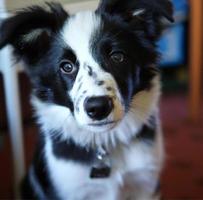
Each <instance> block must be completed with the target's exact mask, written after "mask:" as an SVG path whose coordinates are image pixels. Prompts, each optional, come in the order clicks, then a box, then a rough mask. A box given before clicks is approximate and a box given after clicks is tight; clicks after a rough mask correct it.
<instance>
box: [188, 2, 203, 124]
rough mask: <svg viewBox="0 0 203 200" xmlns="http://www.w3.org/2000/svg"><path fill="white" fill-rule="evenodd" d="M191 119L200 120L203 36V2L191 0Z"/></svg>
mask: <svg viewBox="0 0 203 200" xmlns="http://www.w3.org/2000/svg"><path fill="white" fill-rule="evenodd" d="M190 5H191V6H190V8H191V15H190V17H191V18H190V47H189V48H190V50H189V56H190V119H191V120H192V121H193V122H197V121H199V119H200V107H201V105H200V103H201V102H200V98H201V76H202V69H201V65H202V63H203V62H202V60H203V58H202V52H203V51H202V50H203V49H202V44H203V41H202V35H203V29H202V26H203V13H202V9H203V1H202V0H190Z"/></svg>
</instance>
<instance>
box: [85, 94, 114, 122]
mask: <svg viewBox="0 0 203 200" xmlns="http://www.w3.org/2000/svg"><path fill="white" fill-rule="evenodd" d="M84 108H85V111H86V112H87V115H88V116H89V117H90V118H92V119H94V120H102V119H105V118H106V117H107V116H108V115H109V114H110V113H111V111H112V109H113V101H112V99H111V98H110V97H108V96H100V97H91V98H87V99H86V100H85V103H84Z"/></svg>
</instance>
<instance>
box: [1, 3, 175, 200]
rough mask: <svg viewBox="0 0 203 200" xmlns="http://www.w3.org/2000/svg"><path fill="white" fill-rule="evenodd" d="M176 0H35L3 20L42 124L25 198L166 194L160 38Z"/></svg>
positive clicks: (85, 199) (88, 199)
mask: <svg viewBox="0 0 203 200" xmlns="http://www.w3.org/2000/svg"><path fill="white" fill-rule="evenodd" d="M172 14H173V9H172V4H171V2H170V1H169V0H125V1H124V0H101V2H100V4H99V7H98V8H97V10H96V11H93V12H91V11H87V12H79V13H77V14H75V15H71V16H70V15H69V14H68V13H67V12H66V11H65V10H64V9H63V8H62V7H61V6H60V5H59V4H56V3H47V5H46V6H45V7H40V6H32V7H29V8H27V9H24V10H22V11H20V12H17V13H16V14H15V15H14V16H11V17H10V18H8V19H6V20H4V21H3V22H2V23H1V25H0V26H1V27H0V48H2V47H4V46H5V45H7V44H10V45H11V46H12V47H13V49H14V54H15V56H16V58H17V59H18V60H21V61H22V62H23V63H24V65H25V69H26V71H27V74H28V76H29V78H30V80H31V83H32V86H33V91H32V97H31V102H32V105H33V107H34V110H35V114H36V118H37V122H38V124H39V127H40V136H39V143H38V146H37V149H36V154H35V157H34V160H33V163H32V165H31V167H30V169H29V172H28V175H27V176H26V178H25V180H24V182H23V190H22V198H23V199H61V200H119V199H120V200H129V199H130V200H135V199H136V200H137V199H138V200H140V199H143V200H148V199H156V198H158V193H157V187H158V185H159V176H160V171H161V168H162V164H163V154H164V153H163V147H162V135H161V127H160V122H159V109H158V103H159V97H160V80H159V73H158V70H157V68H156V64H157V62H158V57H159V55H158V53H157V51H156V42H157V39H158V38H159V36H160V33H161V28H162V24H161V22H162V19H163V18H165V19H167V20H169V21H171V22H172V21H173V17H172Z"/></svg>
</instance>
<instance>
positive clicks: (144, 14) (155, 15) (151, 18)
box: [96, 0, 174, 38]
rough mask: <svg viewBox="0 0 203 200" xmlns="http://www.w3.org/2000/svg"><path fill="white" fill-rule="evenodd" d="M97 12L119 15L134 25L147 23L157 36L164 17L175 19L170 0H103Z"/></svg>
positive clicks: (151, 32) (152, 33) (152, 32)
mask: <svg viewBox="0 0 203 200" xmlns="http://www.w3.org/2000/svg"><path fill="white" fill-rule="evenodd" d="M96 12H98V13H100V14H108V15H111V16H114V15H118V16H120V17H122V18H123V19H124V20H125V21H126V22H128V23H130V24H132V25H135V24H141V23H142V25H144V24H145V28H146V27H147V28H148V29H149V30H148V32H149V34H151V36H152V37H153V36H154V37H155V38H156V37H158V36H159V34H160V22H161V19H162V18H166V19H167V20H169V21H170V22H173V21H174V19H173V5H172V3H171V1H170V0H101V1H100V4H99V7H98V9H97V11H96ZM150 29H151V30H150Z"/></svg>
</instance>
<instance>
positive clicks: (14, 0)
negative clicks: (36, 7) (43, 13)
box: [0, 0, 89, 12]
mask: <svg viewBox="0 0 203 200" xmlns="http://www.w3.org/2000/svg"><path fill="white" fill-rule="evenodd" d="M0 1H1V0H0ZM48 1H52V2H60V3H63V4H67V3H78V2H86V1H89V0H5V2H6V6H7V9H8V10H9V11H10V12H14V11H15V10H16V9H19V8H22V7H26V6H29V5H33V4H43V3H44V2H48Z"/></svg>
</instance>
